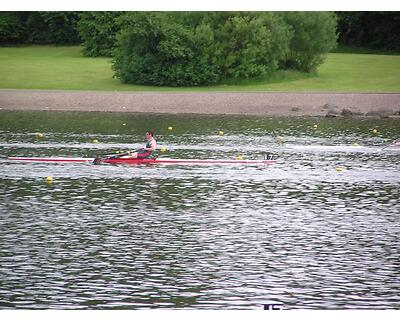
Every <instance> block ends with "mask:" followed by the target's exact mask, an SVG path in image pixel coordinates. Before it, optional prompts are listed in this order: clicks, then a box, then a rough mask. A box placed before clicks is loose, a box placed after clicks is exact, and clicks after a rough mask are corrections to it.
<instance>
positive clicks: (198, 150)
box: [0, 111, 400, 309]
mask: <svg viewBox="0 0 400 320" xmlns="http://www.w3.org/2000/svg"><path fill="white" fill-rule="evenodd" d="M169 126H172V127H173V130H172V131H169V130H168V129H167V128H168V127H169ZM374 128H376V129H377V130H378V132H377V133H373V132H372V130H373V129H374ZM148 129H154V130H155V131H156V137H157V140H158V143H159V147H166V148H168V152H166V153H165V154H162V155H161V156H164V157H172V158H201V159H205V158H229V159H231V158H235V157H236V156H237V155H239V154H240V155H242V156H243V158H245V159H260V158H262V157H263V155H264V153H265V152H273V153H274V154H276V156H277V158H278V163H277V164H276V165H270V166H240V165H231V166H227V165H225V166H223V165H208V166H201V165H153V166H141V165H139V166H123V165H119V166H112V165H99V166H95V165H92V164H54V163H53V164H51V163H50V164H48V163H15V162H11V161H9V160H7V157H9V156H43V157H44V156H74V157H83V156H89V157H93V156H95V155H96V154H108V153H113V152H115V151H117V150H127V149H129V148H135V147H138V146H141V145H142V144H143V143H144V139H145V137H144V133H145V131H146V130H148ZM220 130H222V131H224V133H225V134H224V135H223V136H220V135H219V134H218V132H219V131H220ZM39 132H40V133H43V134H44V137H43V138H38V136H37V133H39ZM398 137H400V120H376V119H368V120H365V119H364V120H354V119H352V120H343V119H342V120H338V119H319V118H295V119H290V118H263V117H233V116H229V117H228V116H194V115H190V116H178V115H176V116H175V115H152V116H149V115H137V114H113V113H73V112H54V113H51V112H6V111H2V112H0V308H1V309H143V308H170V309H172V308H187V309H263V305H264V304H268V303H278V304H282V305H283V308H284V309H306V308H309V309H348V308H355V309H362V308H366V309H393V308H395V309H398V308H400V286H399V277H400V259H399V257H400V243H399V241H400V203H399V198H400V150H393V149H390V148H386V149H382V148H383V147H384V146H385V145H386V144H387V142H388V141H390V140H393V139H395V138H398ZM94 139H97V140H98V143H92V141H93V140H94ZM47 176H52V177H53V179H54V181H53V183H51V184H48V183H46V177H47Z"/></svg>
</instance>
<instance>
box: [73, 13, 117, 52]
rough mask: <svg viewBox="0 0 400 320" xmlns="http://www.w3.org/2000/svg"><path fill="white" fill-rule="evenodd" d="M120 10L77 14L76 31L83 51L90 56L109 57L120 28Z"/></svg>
mask: <svg viewBox="0 0 400 320" xmlns="http://www.w3.org/2000/svg"><path fill="white" fill-rule="evenodd" d="M121 15H122V13H121V12H83V13H80V14H79V21H78V27H77V28H78V32H79V36H80V38H81V39H82V41H83V53H84V55H86V56H90V57H100V56H106V57H111V55H112V52H113V49H114V47H115V43H116V34H117V32H118V31H119V30H120V27H119V23H118V18H119V17H120V16H121Z"/></svg>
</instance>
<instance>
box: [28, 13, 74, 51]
mask: <svg viewBox="0 0 400 320" xmlns="http://www.w3.org/2000/svg"><path fill="white" fill-rule="evenodd" d="M77 20H78V13H76V12H44V11H43V12H31V13H29V15H28V18H27V20H26V31H27V38H26V41H27V42H29V43H38V44H77V43H79V38H78V33H77V30H76V23H77Z"/></svg>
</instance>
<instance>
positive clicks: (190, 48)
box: [113, 12, 217, 86]
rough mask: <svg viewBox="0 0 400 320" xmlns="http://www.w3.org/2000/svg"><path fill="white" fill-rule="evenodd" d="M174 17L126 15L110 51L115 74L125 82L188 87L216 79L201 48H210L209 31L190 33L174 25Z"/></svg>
mask: <svg viewBox="0 0 400 320" xmlns="http://www.w3.org/2000/svg"><path fill="white" fill-rule="evenodd" d="M173 17H174V14H169V13H154V12H152V13H130V14H127V15H125V16H124V17H123V19H121V23H122V25H123V28H122V31H121V33H120V34H119V35H118V46H117V48H116V50H115V52H114V60H113V69H114V70H115V75H116V76H117V77H118V78H120V79H121V80H122V81H123V82H126V83H140V84H150V85H160V86H188V85H198V84H202V83H206V82H207V83H212V82H215V81H216V79H217V74H216V70H215V66H213V65H212V64H210V56H209V54H207V52H203V51H202V49H203V48H204V47H207V46H211V45H212V42H213V35H212V31H211V29H210V28H207V27H206V26H199V27H198V28H196V29H195V30H190V29H188V28H187V27H186V26H184V25H182V24H180V23H177V22H176V21H175V20H174V19H173Z"/></svg>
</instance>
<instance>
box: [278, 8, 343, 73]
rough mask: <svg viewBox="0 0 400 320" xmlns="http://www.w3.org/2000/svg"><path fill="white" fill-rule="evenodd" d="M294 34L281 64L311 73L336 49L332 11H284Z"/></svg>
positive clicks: (286, 20)
mask: <svg viewBox="0 0 400 320" xmlns="http://www.w3.org/2000/svg"><path fill="white" fill-rule="evenodd" d="M280 15H281V17H282V18H283V20H284V21H285V23H287V24H288V25H289V27H290V29H291V32H292V38H291V41H290V50H289V53H288V54H287V56H286V58H285V59H284V60H283V61H282V63H281V65H282V66H283V67H284V68H294V69H298V70H301V71H306V72H311V71H315V70H316V68H317V67H318V66H319V65H320V64H321V63H322V62H323V61H324V58H325V55H326V53H328V52H329V51H330V50H332V49H333V48H335V47H336V39H337V34H336V16H335V14H334V13H330V12H283V13H280Z"/></svg>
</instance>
